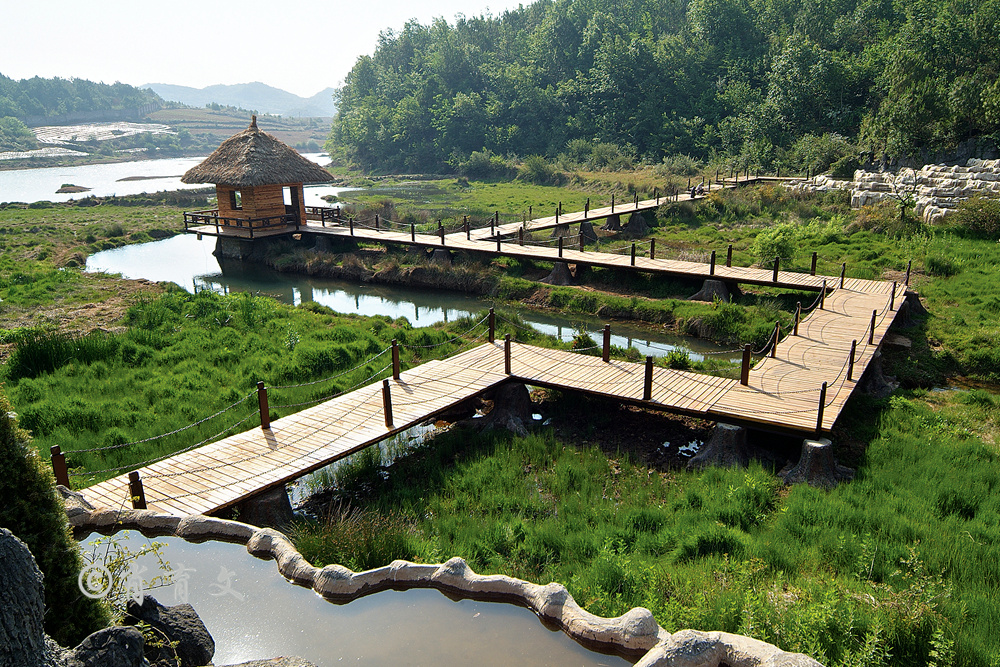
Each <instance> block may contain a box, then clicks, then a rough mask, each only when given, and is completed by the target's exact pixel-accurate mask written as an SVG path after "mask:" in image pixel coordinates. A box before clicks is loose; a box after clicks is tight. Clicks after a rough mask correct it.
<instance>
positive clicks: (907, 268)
mask: <svg viewBox="0 0 1000 667" xmlns="http://www.w3.org/2000/svg"><path fill="white" fill-rule="evenodd" d="M911 268H913V260H912V259H911V260H910V261H908V262H907V263H906V282H904V283H903V284H904V285H906V286H907V287H909V286H910V269H911Z"/></svg>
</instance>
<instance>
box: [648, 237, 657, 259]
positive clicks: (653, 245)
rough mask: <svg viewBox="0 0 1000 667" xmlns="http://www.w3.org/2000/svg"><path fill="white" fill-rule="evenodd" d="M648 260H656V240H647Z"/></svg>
mask: <svg viewBox="0 0 1000 667" xmlns="http://www.w3.org/2000/svg"><path fill="white" fill-rule="evenodd" d="M649 258H650V259H656V239H649Z"/></svg>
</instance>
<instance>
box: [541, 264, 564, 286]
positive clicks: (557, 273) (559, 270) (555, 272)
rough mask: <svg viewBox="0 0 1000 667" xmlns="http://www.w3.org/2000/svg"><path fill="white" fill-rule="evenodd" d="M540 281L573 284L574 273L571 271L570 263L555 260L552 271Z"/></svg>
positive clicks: (550, 283)
mask: <svg viewBox="0 0 1000 667" xmlns="http://www.w3.org/2000/svg"><path fill="white" fill-rule="evenodd" d="M538 282H540V283H545V284H546V285H572V284H573V274H572V272H570V270H569V264H567V263H566V262H553V264H552V272H551V273H549V275H547V276H545V277H544V278H542V279H541V280H539V281H538Z"/></svg>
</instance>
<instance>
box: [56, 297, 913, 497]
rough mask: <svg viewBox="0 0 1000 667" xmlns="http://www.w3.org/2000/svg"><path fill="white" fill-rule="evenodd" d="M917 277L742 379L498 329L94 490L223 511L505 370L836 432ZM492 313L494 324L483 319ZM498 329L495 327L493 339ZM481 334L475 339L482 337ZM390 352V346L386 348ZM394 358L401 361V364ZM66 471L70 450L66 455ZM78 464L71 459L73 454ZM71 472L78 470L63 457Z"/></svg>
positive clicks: (791, 343) (734, 418) (826, 300)
mask: <svg viewBox="0 0 1000 667" xmlns="http://www.w3.org/2000/svg"><path fill="white" fill-rule="evenodd" d="M904 289H905V288H904V287H903V286H897V285H896V284H894V283H886V282H877V281H867V280H856V279H848V280H845V281H844V285H843V286H842V287H838V288H837V289H835V290H834V291H832V293H830V294H829V295H827V294H826V293H825V292H824V293H823V294H822V296H821V297H820V299H818V301H819V305H818V307H817V308H816V309H814V310H813V311H812V313H811V314H809V315H808V316H807V317H805V318H803V319H802V320H801V322H799V324H798V327H797V331H795V332H792V333H791V335H789V336H786V337H785V338H784V339H783V340H777V337H775V339H774V341H775V345H774V346H773V347H772V348H771V350H770V352H769V355H768V356H767V357H766V358H764V359H763V361H761V362H760V363H758V364H757V365H756V366H754V367H753V368H752V369H751V367H750V363H749V359H750V354H749V353H750V350H749V349H747V350H746V351H745V354H744V365H743V373H742V376H741V379H740V380H732V379H726V378H719V377H714V376H709V375H702V374H698V373H692V372H686V371H680V370H672V369H666V368H659V367H656V366H654V364H653V361H652V358H651V357H648V358H647V359H646V363H645V364H641V363H631V362H624V361H618V360H612V359H610V357H609V354H608V351H609V342H608V341H609V340H610V336H609V335H608V333H607V332H608V330H607V329H606V330H605V332H606V333H605V341H604V346H603V350H602V352H603V354H602V356H589V355H587V354H581V353H578V352H568V351H561V350H551V349H545V348H540V347H535V346H531V345H525V344H521V343H517V342H514V341H511V340H510V338H509V336H508V337H507V338H506V339H505V340H503V341H499V340H493V337H494V336H493V331H494V329H493V326H492V324H493V322H492V318H491V321H490V326H489V339H490V340H489V342H486V343H483V344H480V345H476V346H475V347H473V348H472V349H469V350H468V351H466V352H463V353H461V354H458V355H456V356H453V357H450V358H448V359H443V360H438V361H430V362H427V363H424V364H422V365H420V366H417V367H415V368H412V369H410V370H407V371H403V372H400V371H399V365H398V355H397V354H394V355H393V357H394V363H393V364H392V375H393V377H392V378H391V379H386V380H383V381H381V382H378V381H376V382H374V383H373V384H370V385H368V386H365V387H362V388H360V389H357V390H355V391H351V392H349V393H346V394H344V395H341V396H338V397H336V398H333V399H332V400H329V401H326V402H324V403H322V404H320V405H317V406H315V407H311V408H308V409H305V410H302V411H301V412H298V413H295V414H292V415H289V416H287V417H284V418H282V419H278V420H275V421H274V422H273V423H269V420H268V417H267V408H266V401H265V402H262V410H261V416H262V427H261V428H255V429H252V430H249V431H246V432H245V433H239V434H237V435H233V436H231V437H228V438H225V439H223V440H220V441H218V442H214V443H211V444H207V445H205V446H203V447H199V448H196V449H193V450H191V451H186V452H183V453H179V454H177V455H175V456H172V457H171V458H168V459H166V460H162V461H158V462H154V463H150V464H149V465H146V466H143V467H141V468H139V469H138V470H136V471H133V472H131V473H130V474H128V475H121V476H118V477H115V478H113V479H109V480H107V481H104V482H101V483H99V484H95V485H93V486H90V487H88V488H85V489H83V491H82V493H83V494H84V496H85V497H86V498H87V499H88V500H89V501H90V502H91V503H93V504H94V505H95V506H98V507H107V508H114V509H119V508H122V507H124V506H126V505H128V504H129V503H130V500H133V499H134V498H135V497H136V496H138V495H141V494H138V493H136V487H137V483H138V482H140V481H141V487H140V488H142V489H143V491H144V502H143V503H141V505H142V506H148V508H150V509H154V510H157V511H161V512H170V513H174V514H198V513H210V512H215V511H218V510H220V509H223V508H226V507H229V506H231V505H234V504H235V503H238V502H239V501H241V500H243V499H246V498H248V497H251V496H253V495H255V494H257V493H259V492H260V491H262V490H264V489H267V488H269V487H274V486H277V485H281V484H284V483H286V482H288V481H290V480H293V479H295V478H297V477H301V476H302V475H304V474H306V473H309V472H311V471H314V470H317V469H319V468H321V467H323V466H326V465H328V464H330V463H332V462H334V461H337V460H340V459H343V458H344V457H346V456H349V455H350V454H352V453H354V452H357V451H359V450H361V449H364V448H365V447H369V446H371V445H373V444H376V443H378V442H380V441H382V440H385V439H386V438H388V437H390V436H392V435H394V434H396V433H399V432H401V431H403V430H405V429H408V428H410V427H412V426H415V425H418V424H420V423H423V422H425V421H426V420H428V419H430V418H431V417H433V416H435V415H437V414H439V413H441V412H443V411H445V410H447V409H448V408H450V407H453V406H455V405H457V404H459V403H461V402H462V401H465V400H467V399H469V398H472V397H474V396H477V395H479V394H482V393H484V392H486V391H488V390H490V389H493V388H495V387H497V386H498V385H500V384H501V383H504V382H509V381H516V382H523V383H526V384H530V385H536V386H544V387H554V388H558V389H564V390H574V391H581V392H585V393H587V394H592V395H596V396H603V397H608V398H612V399H615V400H619V401H622V402H626V403H632V404H636V405H641V406H644V407H647V408H650V409H657V410H664V411H670V412H679V413H683V414H688V415H693V416H696V417H700V418H704V419H709V420H717V421H724V422H727V423H733V424H742V425H746V426H750V427H755V428H761V429H766V430H773V431H780V432H785V433H791V434H798V435H801V436H803V437H813V436H821V435H824V434H827V433H829V431H830V430H831V428H832V427H833V425H834V423H835V422H836V420H837V417H838V416H839V415H840V413H841V411H842V410H843V408H844V405H845V404H846V402H847V399H848V398H849V397H850V395H851V393H852V391H853V390H854V388H855V387H856V386H857V381H858V379H859V378H860V377H861V375H862V374H863V373H864V370H865V368H867V366H868V364H869V362H870V361H871V359H872V358H873V355H874V354H875V351H876V350H877V349H878V346H879V344H880V343H881V341H882V338H883V336H884V335H885V333H886V331H887V330H888V328H889V327H890V325H891V324H892V322H893V319H894V318H895V316H896V313H897V312H898V311H897V309H896V308H897V306H898V305H899V304H900V303H901V296H902V293H903V290H904ZM479 326H484V325H483V323H482V322H481V323H480V325H479ZM485 334H486V332H485V331H481V333H480V334H479V338H482V337H483V336H484V335H485ZM473 340H475V339H473ZM383 353H384V352H383ZM386 370H388V367H387V369H386ZM53 463H54V465H56V467H57V478H59V477H60V470H59V463H57V462H56V458H55V457H53ZM62 465H63V466H65V463H62ZM61 472H62V476H63V477H65V476H66V475H65V468H64V467H63V470H62V471H61Z"/></svg>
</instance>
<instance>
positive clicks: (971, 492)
mask: <svg viewBox="0 0 1000 667" xmlns="http://www.w3.org/2000/svg"><path fill="white" fill-rule="evenodd" d="M928 401H930V402H928ZM998 405H1000V401H998V400H997V399H996V397H995V396H993V395H992V394H990V393H988V392H984V391H976V392H944V393H941V394H934V395H927V394H925V393H920V392H918V393H917V394H910V395H900V396H896V397H894V398H892V399H890V400H884V401H881V402H879V403H878V405H877V406H875V407H876V410H877V412H876V414H878V415H879V416H878V417H877V419H876V420H875V422H874V424H871V421H872V420H870V419H869V420H867V421H868V422H869V424H868V425H867V428H869V429H870V434H871V437H870V441H871V444H870V447H869V449H868V452H867V454H866V455H865V456H864V458H863V459H862V460H861V469H860V470H859V474H858V477H857V479H856V480H855V481H854V482H853V483H851V484H844V485H841V486H840V487H838V488H837V489H835V490H833V491H821V490H818V489H814V488H811V487H808V486H796V487H793V488H791V489H785V488H783V487H782V486H781V484H780V482H779V481H778V479H777V477H776V476H775V474H774V472H773V471H771V470H769V469H766V468H762V467H760V466H759V465H753V466H751V467H750V468H749V469H748V470H725V469H708V470H706V471H704V472H702V473H688V472H669V473H664V472H658V471H655V470H650V469H647V468H645V467H642V466H638V465H635V464H633V463H631V462H630V461H629V460H628V459H627V458H625V457H623V456H617V457H611V456H609V455H607V454H604V453H602V452H600V451H599V450H597V449H595V448H592V447H581V446H578V445H575V444H573V443H570V442H565V441H562V440H561V439H560V438H559V437H558V435H557V434H556V432H555V431H553V430H550V429H546V430H543V431H541V432H538V433H534V434H532V435H529V436H528V437H527V438H521V439H511V438H508V437H505V436H482V435H475V434H472V433H468V432H462V431H458V432H450V433H446V434H444V435H440V436H438V437H437V438H435V439H434V440H433V442H432V443H431V444H429V445H427V446H424V447H420V448H418V450H417V451H415V452H412V453H411V454H410V455H408V456H404V457H403V458H402V459H400V460H399V461H397V463H396V464H395V465H393V466H391V467H390V468H389V473H388V475H386V476H384V478H383V479H382V480H381V481H380V482H379V483H378V484H377V485H376V486H375V487H371V486H365V487H364V488H363V489H362V490H361V492H360V493H359V494H358V496H357V497H356V503H357V504H356V505H354V506H353V507H354V509H352V511H357V512H359V513H360V512H363V513H364V516H365V517H366V518H365V522H367V524H370V525H376V524H378V523H379V521H385V522H387V523H388V524H390V525H393V526H395V528H394V529H393V530H392V531H390V532H392V533H393V534H401V535H405V536H406V539H405V541H401V542H400V543H399V544H398V545H396V546H395V547H393V548H389V549H384V558H383V561H382V562H372V563H370V565H371V566H381V565H385V564H386V563H388V562H390V561H391V560H392V559H393V558H399V557H406V558H410V557H416V558H418V559H420V560H423V561H425V562H437V561H440V560H442V559H444V558H447V557H451V556H454V555H459V556H462V557H464V558H466V559H467V560H468V561H469V562H470V564H471V565H472V567H473V568H474V569H476V570H477V571H480V572H485V573H503V574H508V575H511V576H516V577H521V578H526V579H528V580H531V581H536V582H539V583H546V582H548V581H553V580H554V581H560V582H563V583H566V584H567V585H568V586H569V588H570V591H571V593H572V594H573V595H574V597H575V598H576V599H577V601H579V602H580V603H581V604H583V605H584V606H585V607H586V608H587V609H588V610H589V611H591V612H593V613H597V614H601V615H606V616H614V615H617V614H621V613H623V612H625V611H627V610H628V609H630V608H631V607H634V606H645V607H647V608H649V609H651V610H652V611H653V612H654V614H655V615H656V617H657V620H658V621H659V622H660V624H661V625H663V626H664V627H666V628H667V629H668V630H679V629H681V628H686V627H695V628H703V629H707V628H711V629H716V630H724V631H729V632H740V633H745V634H750V635H752V636H755V637H758V638H761V639H764V640H766V641H769V642H773V643H776V644H777V645H779V646H781V647H782V648H783V649H785V650H793V651H803V652H806V653H808V654H809V655H812V656H813V657H815V658H817V659H818V660H820V661H821V662H823V663H824V664H831V665H852V664H873V665H877V664H881V665H890V664H891V665H926V664H932V663H933V662H934V660H935V657H934V656H935V655H941V654H942V652H943V654H947V653H948V652H953V653H954V663H953V664H957V665H977V664H989V663H990V661H991V660H995V659H996V658H997V655H996V653H995V648H994V644H993V642H992V639H991V638H992V637H995V636H996V635H997V633H998V632H1000V627H998V623H1000V621H998V619H1000V609H998V605H1000V602H998V600H1000V596H998V594H1000V546H998V545H1000V529H998V527H997V524H996V521H995V517H996V516H997V515H998V511H1000V504H998V500H997V496H996V494H995V493H994V490H995V489H996V488H997V485H998V484H1000V472H998V470H997V467H996V463H997V460H998V458H1000V456H998V454H997V452H996V449H995V447H994V446H991V445H987V444H985V443H984V442H983V440H982V439H981V436H980V435H978V434H977V432H976V429H975V427H974V425H976V424H984V423H985V424H992V425H993V426H992V428H995V425H996V423H997V420H998V417H1000V409H998ZM869 414H870V413H869ZM929 434H933V436H931V437H929ZM854 435H856V436H858V437H866V433H864V432H859V433H856V434H854ZM842 437H853V436H852V434H847V433H845V434H842ZM335 514H336V513H335ZM375 517H378V518H375ZM335 521H341V519H339V518H337V519H336V520H335ZM296 536H297V540H298V541H297V543H298V546H299V548H300V549H302V550H303V553H304V554H305V555H306V557H307V558H309V559H310V560H311V559H312V558H314V557H318V558H320V559H321V560H322V562H331V561H330V560H329V559H330V558H333V557H335V555H334V554H331V553H330V552H329V551H322V550H323V549H343V548H344V547H343V545H344V544H345V543H346V542H345V541H340V542H337V543H336V545H333V544H332V543H334V542H335V539H334V533H333V532H332V531H331V529H329V527H328V526H326V525H324V524H312V525H303V526H300V528H299V530H298V532H297V533H296ZM322 536H328V537H329V539H324V538H323V537H322ZM356 543H357V544H358V545H359V549H360V550H359V552H358V553H350V552H344V551H341V552H339V554H340V556H339V557H340V558H342V559H345V560H344V562H346V560H350V559H352V558H358V557H359V556H360V555H361V554H362V553H363V552H364V550H365V549H367V548H368V547H367V543H366V542H365V541H364V540H356ZM938 664H945V663H942V662H938Z"/></svg>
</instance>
